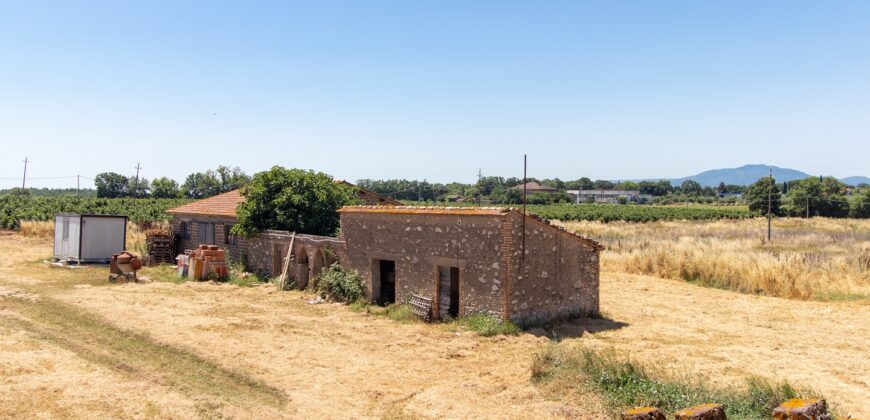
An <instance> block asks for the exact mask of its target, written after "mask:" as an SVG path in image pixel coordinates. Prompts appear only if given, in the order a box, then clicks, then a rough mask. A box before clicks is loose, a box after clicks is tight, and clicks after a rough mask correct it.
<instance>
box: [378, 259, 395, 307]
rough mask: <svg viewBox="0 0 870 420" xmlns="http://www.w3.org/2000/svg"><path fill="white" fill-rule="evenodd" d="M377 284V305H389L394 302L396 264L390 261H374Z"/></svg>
mask: <svg viewBox="0 0 870 420" xmlns="http://www.w3.org/2000/svg"><path fill="white" fill-rule="evenodd" d="M375 267H376V268H377V273H375V274H376V275H377V277H376V278H375V280H376V281H377V284H378V294H377V297H378V298H377V303H378V305H389V304H391V303H395V302H396V262H395V261H390V260H376V261H375Z"/></svg>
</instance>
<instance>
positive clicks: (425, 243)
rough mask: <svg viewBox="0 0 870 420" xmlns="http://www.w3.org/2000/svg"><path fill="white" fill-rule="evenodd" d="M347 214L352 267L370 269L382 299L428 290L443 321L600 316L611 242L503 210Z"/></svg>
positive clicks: (357, 209) (366, 273) (527, 321)
mask: <svg viewBox="0 0 870 420" xmlns="http://www.w3.org/2000/svg"><path fill="white" fill-rule="evenodd" d="M340 213H341V234H342V239H343V240H344V242H345V246H346V253H345V256H346V258H347V260H346V261H342V264H343V265H345V266H348V267H350V268H353V269H355V270H357V271H358V272H359V273H360V275H361V276H362V278H363V279H364V282H365V284H366V288H367V290H368V292H369V296H371V297H372V299H373V300H374V301H378V302H380V303H388V302H386V300H390V301H396V302H401V301H403V300H404V299H406V298H408V297H410V295H411V294H418V295H422V296H426V297H433V298H434V300H435V301H436V302H438V304H436V305H435V307H434V312H435V314H434V315H435V317H436V318H441V319H444V318H448V317H450V316H463V315H468V314H472V313H485V314H491V315H496V316H499V317H501V318H502V319H506V320H511V321H513V322H516V323H519V324H521V325H531V324H539V323H542V322H547V321H551V320H555V319H560V318H568V317H573V316H585V315H593V314H597V313H598V310H599V306H598V281H599V253H600V250H601V249H602V247H601V245H599V244H598V243H596V242H595V241H592V240H589V239H586V238H583V237H580V236H577V235H574V234H572V233H570V232H568V231H565V230H564V229H562V228H559V227H556V226H553V225H550V224H549V223H548V222H546V221H544V220H541V219H539V218H536V217H533V216H523V215H522V214H521V213H519V212H517V211H515V210H511V209H503V208H445V207H379V206H350V207H345V208H343V209H341V210H340ZM523 228H525V231H523ZM385 270H392V271H389V272H388V273H385V272H384V271H385ZM385 288H386V289H389V290H387V291H385V290H384V289H385ZM385 293H386V296H385ZM451 310H452V311H453V313H447V312H449V311H451Z"/></svg>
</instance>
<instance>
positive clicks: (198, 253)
mask: <svg viewBox="0 0 870 420" xmlns="http://www.w3.org/2000/svg"><path fill="white" fill-rule="evenodd" d="M187 261H188V262H187V264H188V267H187V276H188V278H190V279H192V280H209V279H213V278H216V279H223V278H226V277H227V276H228V275H229V268H228V267H227V260H226V253H225V251H224V250H222V249H220V247H218V246H217V245H200V246H199V247H198V248H197V249H194V250H192V251H190V253H189V254H188V260H187Z"/></svg>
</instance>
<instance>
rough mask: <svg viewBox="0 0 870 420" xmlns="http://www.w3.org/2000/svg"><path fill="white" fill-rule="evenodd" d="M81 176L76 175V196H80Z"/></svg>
mask: <svg viewBox="0 0 870 420" xmlns="http://www.w3.org/2000/svg"><path fill="white" fill-rule="evenodd" d="M81 190H82V176H81V175H76V195H82V191H81Z"/></svg>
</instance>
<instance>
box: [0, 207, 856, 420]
mask: <svg viewBox="0 0 870 420" xmlns="http://www.w3.org/2000/svg"><path fill="white" fill-rule="evenodd" d="M730 223H736V222H730ZM740 223H743V222H740ZM625 228H626V229H628V228H632V227H630V226H626V227H625ZM634 228H635V229H641V228H642V227H634ZM672 228H675V229H701V228H699V227H682V226H679V225H677V226H673V227H672ZM599 229H601V230H599V231H594V226H590V228H589V232H590V233H591V234H592V236H597V237H598V238H601V239H603V240H604V241H605V242H608V240H607V239H606V238H604V235H602V234H601V233H600V232H606V231H607V230H606V229H612V227H610V226H606V227H599ZM658 229H659V230H657V231H656V232H657V233H656V234H658V235H668V233H666V232H665V231H663V230H662V229H663V228H662V227H659V228H658ZM709 229H711V230H715V231H717V232H719V231H722V230H725V229H726V227H724V226H723V227H719V226H716V227H710V228H709ZM832 229H833V228H832ZM618 230H619V229H614V231H613V232H614V233H613V234H614V235H615V234H616V232H617V231H618ZM823 237H824V235H820V239H823ZM615 240H621V239H615ZM864 240H865V241H866V239H864ZM608 244H609V245H610V246H611V247H614V248H615V245H614V243H610V242H608ZM865 244H866V242H865ZM835 246H836V243H833V244H831V245H830V246H825V245H823V247H824V248H825V249H829V248H830V250H831V252H832V254H831V255H839V254H835V253H834V252H835V251H834V250H835V249H836V248H835ZM735 252H736V251H735ZM50 254H51V241H50V239H46V238H42V237H38V236H31V237H26V236H22V235H20V234H8V233H6V234H4V233H0V418H4V417H17V418H35V417H40V418H61V417H63V418H95V417H116V418H117V417H125V418H215V417H229V418H252V417H257V418H289V417H293V418H300V417H302V418H311V417H323V418H338V417H341V418H346V417H352V418H430V417H463V418H466V417H476V418H603V417H606V416H608V412H607V410H606V408H605V407H604V404H603V402H602V400H601V398H600V396H598V395H597V394H594V393H593V392H591V391H587V390H583V389H578V388H576V387H574V388H565V387H561V386H540V385H537V384H535V383H533V381H532V380H531V372H530V368H531V364H532V359H533V355H534V354H535V353H536V352H539V351H541V350H542V349H545V348H547V347H548V346H552V345H553V343H557V344H556V345H558V346H568V347H578V348H579V347H588V348H594V349H613V350H615V351H616V352H618V353H620V354H623V355H630V356H631V357H632V358H633V359H635V360H637V361H639V362H641V363H644V364H647V365H654V366H657V367H658V369H660V370H662V371H671V372H674V374H678V375H691V376H692V377H694V378H698V379H700V380H703V381H709V382H711V383H722V384H740V383H742V381H743V380H744V379H745V378H746V377H749V376H753V375H758V376H762V377H765V378H771V379H784V380H788V381H790V382H792V383H793V384H795V385H799V386H807V387H812V388H814V389H816V390H817V391H819V392H821V393H823V394H824V395H825V396H826V397H827V398H828V399H829V400H830V402H832V403H834V404H836V405H837V406H839V408H840V409H841V410H843V411H845V412H849V413H851V414H852V415H854V416H858V417H867V416H870V411H868V409H867V406H866V402H867V401H866V396H867V395H870V382H868V381H870V363H868V360H870V322H868V319H870V306H868V305H867V302H866V301H861V300H841V301H814V300H809V301H797V302H796V301H794V300H790V299H781V298H776V297H768V296H760V295H755V294H744V293H736V292H734V291H729V290H721V289H716V288H707V287H699V286H697V285H694V284H691V283H689V282H686V281H682V280H671V279H666V278H660V277H654V276H648V275H640V274H626V273H622V272H620V271H618V269H620V267H622V266H621V265H616V263H619V262H620V260H619V258H622V257H621V256H620V257H618V258H617V255H616V253H615V252H614V255H609V254H605V258H604V264H605V271H604V272H603V274H602V279H601V307H602V309H603V312H604V315H605V317H604V318H603V319H592V320H578V321H574V322H571V323H568V324H564V325H561V326H558V327H555V328H552V329H547V330H544V329H533V330H530V331H528V332H526V333H523V334H521V335H519V336H515V337H505V336H499V337H491V338H485V337H480V336H477V335H476V334H474V333H472V332H468V331H462V330H460V331H454V330H451V329H448V328H446V327H444V326H440V325H426V324H420V323H409V324H402V323H397V322H395V321H391V320H388V319H385V318H383V317H379V316H375V315H370V314H367V313H365V312H362V313H359V312H354V311H352V310H350V308H348V307H347V306H342V305H333V304H321V305H308V304H307V303H306V297H305V295H304V293H302V292H280V291H277V290H275V289H274V288H273V287H272V286H271V285H264V286H259V287H247V288H246V287H238V286H235V285H231V284H216V283H183V284H174V283H164V282H152V283H139V284H112V285H110V284H108V283H107V282H106V281H105V278H106V272H107V270H106V268H105V267H86V268H75V269H65V268H53V267H51V266H47V265H45V264H42V263H41V261H42V260H43V259H45V258H47V257H49V256H50ZM620 264H621V263H620ZM150 270H152V269H146V270H145V273H143V274H145V275H148V274H149V271H150ZM843 292H844V293H858V292H856V291H855V290H854V289H849V290H847V291H843Z"/></svg>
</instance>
